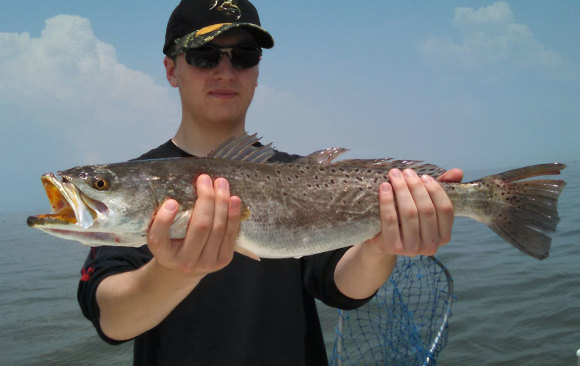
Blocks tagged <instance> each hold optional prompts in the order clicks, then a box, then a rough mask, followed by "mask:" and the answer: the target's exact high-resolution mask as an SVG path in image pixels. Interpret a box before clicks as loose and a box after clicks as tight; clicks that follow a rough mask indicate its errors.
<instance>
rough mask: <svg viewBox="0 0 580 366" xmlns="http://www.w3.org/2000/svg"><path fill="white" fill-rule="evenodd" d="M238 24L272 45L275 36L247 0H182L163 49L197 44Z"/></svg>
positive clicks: (260, 42)
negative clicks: (262, 22) (262, 23)
mask: <svg viewBox="0 0 580 366" xmlns="http://www.w3.org/2000/svg"><path fill="white" fill-rule="evenodd" d="M234 28H243V29H245V30H246V31H247V32H248V33H250V34H251V35H252V36H253V37H254V39H255V40H256V42H257V44H258V46H260V47H262V48H272V47H273V46H274V39H273V38H272V36H271V35H270V34H269V33H268V32H267V31H266V30H265V29H264V28H262V27H261V26H260V18H259V17H258V11H257V10H256V8H255V7H254V6H253V5H252V4H251V3H250V2H249V1H247V0H182V1H181V2H180V3H179V5H177V7H176V8H175V10H174V11H173V13H172V14H171V16H170V17H169V22H168V23H167V31H166V32H165V45H164V46H163V53H164V54H166V55H168V56H169V53H170V52H172V50H173V49H174V48H173V47H174V46H175V47H176V48H195V47H199V46H202V45H204V44H206V43H207V42H210V41H211V40H212V39H214V38H215V37H217V36H219V35H220V34H222V33H224V32H226V31H228V30H230V29H234Z"/></svg>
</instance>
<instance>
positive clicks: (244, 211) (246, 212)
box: [240, 202, 250, 221]
mask: <svg viewBox="0 0 580 366" xmlns="http://www.w3.org/2000/svg"><path fill="white" fill-rule="evenodd" d="M249 218H250V208H249V207H248V206H246V205H244V203H243V202H242V216H241V217H240V220H242V221H246V220H247V219H249Z"/></svg>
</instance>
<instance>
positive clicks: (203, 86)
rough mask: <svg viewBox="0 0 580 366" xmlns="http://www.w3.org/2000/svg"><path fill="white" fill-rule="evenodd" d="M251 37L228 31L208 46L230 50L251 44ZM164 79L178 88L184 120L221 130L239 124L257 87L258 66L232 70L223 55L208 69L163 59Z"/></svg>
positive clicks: (177, 60) (242, 122) (246, 34)
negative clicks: (229, 48) (220, 128)
mask: <svg viewBox="0 0 580 366" xmlns="http://www.w3.org/2000/svg"><path fill="white" fill-rule="evenodd" d="M252 42H253V38H252V37H251V36H250V35H249V34H248V33H246V32H245V31H243V30H234V31H232V32H227V33H226V34H223V35H222V36H220V37H218V38H216V39H214V40H213V41H212V42H211V44H214V45H217V46H220V47H232V46H236V45H240V44H248V43H252ZM165 66H166V70H167V79H168V80H169V82H170V84H171V85H172V86H173V87H178V88H179V94H180V96H181V103H182V108H183V118H184V120H185V119H189V118H192V119H193V120H194V121H195V122H196V123H202V124H206V123H207V124H211V125H212V126H216V125H218V124H225V126H224V127H233V126H239V125H241V126H242V127H243V125H244V122H245V117H246V112H247V110H248V108H249V106H250V103H251V101H252V98H253V97H254V90H255V88H256V86H257V85H258V74H259V70H258V65H256V66H254V67H250V68H245V69H244V68H235V67H233V66H232V64H231V62H230V60H229V58H228V57H226V56H222V58H221V60H220V62H219V64H218V65H217V66H216V67H214V68H210V69H203V68H198V67H195V66H191V65H189V64H188V63H187V62H186V61H185V57H184V55H180V56H178V57H177V58H176V60H175V63H173V61H172V60H170V59H167V58H166V60H165Z"/></svg>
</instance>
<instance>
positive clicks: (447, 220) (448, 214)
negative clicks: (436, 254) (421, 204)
mask: <svg viewBox="0 0 580 366" xmlns="http://www.w3.org/2000/svg"><path fill="white" fill-rule="evenodd" d="M462 174H463V173H462ZM422 179H423V181H424V182H425V188H426V189H427V191H428V192H429V196H430V197H431V201H432V202H433V207H434V208H435V212H436V217H437V231H438V234H439V243H438V245H444V244H447V243H448V242H449V241H450V240H451V229H452V227H453V222H454V219H455V214H454V211H453V203H451V200H450V199H449V197H448V196H447V193H445V191H444V190H443V187H441V185H440V184H439V183H437V181H435V180H434V179H433V178H432V177H430V176H423V177H422Z"/></svg>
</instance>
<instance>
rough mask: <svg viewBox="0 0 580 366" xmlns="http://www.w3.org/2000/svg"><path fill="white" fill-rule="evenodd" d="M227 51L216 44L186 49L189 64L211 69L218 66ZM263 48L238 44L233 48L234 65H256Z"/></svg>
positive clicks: (245, 66) (231, 59)
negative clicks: (215, 45)
mask: <svg viewBox="0 0 580 366" xmlns="http://www.w3.org/2000/svg"><path fill="white" fill-rule="evenodd" d="M222 53H223V54H225V55H227V52H226V51H224V50H221V49H220V48H218V47H214V46H201V47H197V48H188V49H187V51H185V60H186V61H187V63H188V64H190V65H192V66H195V67H199V68H201V69H211V68H213V67H216V66H217V65H218V64H219V62H220V59H221V55H222ZM261 56H262V49H261V48H260V47H253V46H236V47H232V48H231V53H230V56H229V57H230V61H231V63H232V65H233V66H234V67H237V68H243V69H245V68H248V67H252V66H256V65H257V64H258V63H259V62H260V57H261Z"/></svg>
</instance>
